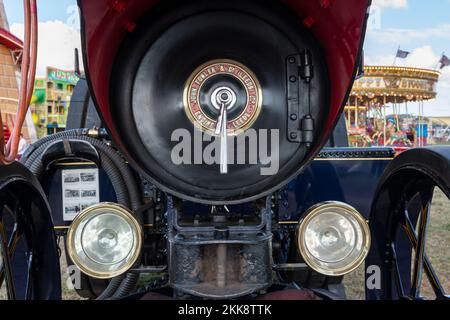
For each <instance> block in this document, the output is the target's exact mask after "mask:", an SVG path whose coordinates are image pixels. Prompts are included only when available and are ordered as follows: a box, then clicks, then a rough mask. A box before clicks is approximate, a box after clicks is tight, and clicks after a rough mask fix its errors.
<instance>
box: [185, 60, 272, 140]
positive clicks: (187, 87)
mask: <svg viewBox="0 0 450 320" xmlns="http://www.w3.org/2000/svg"><path fill="white" fill-rule="evenodd" d="M221 64H222V65H224V64H225V65H231V66H234V67H236V68H239V69H242V70H243V71H244V72H245V73H247V75H248V76H249V77H250V78H251V80H252V82H253V83H254V86H255V90H256V96H257V99H258V101H257V102H256V106H255V107H256V111H255V112H254V114H253V115H252V117H250V118H249V119H248V120H247V121H245V122H244V124H242V125H240V126H239V127H238V128H234V129H233V130H230V131H229V135H231V136H232V135H237V134H239V133H240V132H242V131H245V130H247V129H248V128H250V127H251V126H252V125H253V123H255V121H256V119H258V117H259V114H260V112H261V108H262V104H263V95H262V89H261V84H260V82H259V80H258V78H257V77H256V75H255V74H254V73H253V71H251V70H250V69H248V68H247V67H246V66H245V65H243V64H241V63H239V62H237V61H234V60H230V59H217V60H212V61H209V62H206V63H204V64H202V65H201V66H199V67H198V68H197V69H195V70H194V72H193V73H192V74H191V75H190V76H189V78H188V80H187V81H186V84H185V87H184V92H183V104H184V109H185V112H186V115H187V117H188V118H189V120H190V121H191V122H192V123H193V124H194V126H195V127H196V128H198V129H199V130H201V131H203V132H207V133H208V134H210V135H215V132H214V130H213V129H212V127H211V128H208V127H206V126H204V125H203V124H201V123H200V122H199V121H198V120H197V119H196V118H195V115H194V114H193V113H192V110H191V108H190V102H189V100H190V99H189V96H190V92H191V89H192V85H193V83H194V79H196V78H197V77H199V76H200V73H201V71H202V70H204V69H206V68H208V67H209V68H213V67H218V66H220V65H221ZM217 74H228V75H232V74H231V73H230V72H225V71H218V72H216V73H214V75H217ZM236 79H237V80H238V81H239V82H241V84H242V85H243V87H244V88H245V90H246V93H247V107H246V108H245V109H244V111H243V112H242V113H241V114H240V115H239V117H242V116H243V115H244V114H245V112H246V110H247V108H248V104H249V101H248V97H249V96H250V94H249V90H248V88H247V85H246V83H244V81H242V79H240V78H239V77H236ZM203 84H204V81H203V82H202V84H200V86H199V88H198V91H197V101H199V95H200V91H201V88H202V87H203ZM199 107H200V106H199ZM203 116H204V117H205V118H206V119H207V120H208V121H210V122H211V123H212V124H213V125H214V124H215V123H216V122H217V121H216V120H214V119H211V118H209V117H208V116H207V115H203ZM239 117H238V118H239ZM230 122H231V121H229V122H228V123H230Z"/></svg>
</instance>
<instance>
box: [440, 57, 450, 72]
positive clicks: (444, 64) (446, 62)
mask: <svg viewBox="0 0 450 320" xmlns="http://www.w3.org/2000/svg"><path fill="white" fill-rule="evenodd" d="M439 63H440V64H441V67H440V69H441V70H442V69H444V68H445V67H448V66H450V58H449V57H447V56H446V55H445V54H443V55H442V58H441V60H439Z"/></svg>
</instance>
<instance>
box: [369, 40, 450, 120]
mask: <svg viewBox="0 0 450 320" xmlns="http://www.w3.org/2000/svg"><path fill="white" fill-rule="evenodd" d="M440 58H441V55H440V54H439V53H436V52H434V50H433V48H432V47H431V46H429V45H427V46H423V47H419V48H416V49H414V50H412V51H411V54H410V55H409V56H408V58H406V59H398V58H397V59H396V64H395V65H397V66H403V67H415V68H425V69H436V67H438V61H439V59H440ZM394 59H395V54H391V55H385V56H378V57H372V56H367V57H366V64H367V65H386V66H392V64H393V62H394ZM437 94H438V95H437V98H436V99H435V100H433V101H427V102H425V103H424V105H425V108H424V112H425V115H426V116H449V115H450V67H447V68H444V69H442V70H441V76H440V78H439V83H438V85H437ZM410 111H411V112H413V113H414V114H417V113H418V106H417V104H410Z"/></svg>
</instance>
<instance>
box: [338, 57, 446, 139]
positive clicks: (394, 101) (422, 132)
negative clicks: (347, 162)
mask: <svg viewBox="0 0 450 320" xmlns="http://www.w3.org/2000/svg"><path fill="white" fill-rule="evenodd" d="M439 76H440V72H438V71H435V70H427V69H417V68H405V67H388V66H366V67H365V69H364V77H362V78H360V79H358V80H357V81H355V84H354V86H353V89H352V92H351V94H350V97H349V101H348V104H347V106H346V108H345V114H346V120H347V128H348V132H349V141H350V144H351V145H352V146H357V147H368V146H387V145H389V146H397V147H413V146H416V147H417V146H424V145H426V144H427V143H428V132H429V128H428V122H427V121H426V118H425V117H424V108H425V105H426V101H429V100H432V99H435V98H436V95H437V93H436V85H437V82H438V80H439ZM413 104H414V105H415V106H418V113H417V112H416V113H415V114H414V115H413V114H412V112H411V110H410V109H412V108H411V107H412V105H413ZM415 109H417V107H416V108H415ZM388 110H389V114H388Z"/></svg>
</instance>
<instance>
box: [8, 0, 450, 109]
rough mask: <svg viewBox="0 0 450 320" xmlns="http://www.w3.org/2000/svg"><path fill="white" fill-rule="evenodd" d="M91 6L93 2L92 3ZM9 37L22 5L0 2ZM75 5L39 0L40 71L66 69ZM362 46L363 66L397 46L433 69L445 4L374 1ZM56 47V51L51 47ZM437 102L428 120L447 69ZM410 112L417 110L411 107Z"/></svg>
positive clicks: (446, 105)
mask: <svg viewBox="0 0 450 320" xmlns="http://www.w3.org/2000/svg"><path fill="white" fill-rule="evenodd" d="M93 1H95V0H93ZM3 2H4V4H5V8H6V11H7V14H8V19H9V23H10V26H11V29H12V32H13V33H15V34H17V35H20V34H21V32H23V13H22V6H21V3H22V1H18V0H3ZM75 5H76V1H75V0H38V10H39V20H40V21H41V22H42V25H40V31H41V38H42V40H41V41H42V45H40V48H39V49H40V51H41V53H40V57H39V64H40V68H39V69H38V72H40V73H41V75H42V73H45V66H44V65H45V64H53V65H55V66H56V67H60V68H65V69H70V68H71V67H72V66H73V48H74V47H79V39H78V38H79V35H78V29H79V25H77V24H76V23H75V20H77V19H76V10H75V9H76V7H75ZM369 24H370V30H369V31H368V34H367V37H366V43H365V53H366V63H367V64H372V65H373V64H386V65H392V63H393V61H394V55H395V53H396V51H397V48H398V46H401V48H402V50H406V51H410V52H411V53H412V54H411V55H410V56H409V57H408V59H406V60H397V65H402V66H411V67H424V68H434V67H435V66H436V64H437V62H438V60H439V58H440V56H441V54H442V53H443V52H446V53H447V55H449V56H450V0H432V1H430V0H373V9H372V16H371V20H370V23H369ZM56 42H58V43H59V44H60V45H59V46H58V51H57V52H55V50H54V46H55V44H54V43H56ZM438 95H439V97H438V99H437V100H436V101H433V102H429V103H427V104H426V113H427V114H428V115H442V116H443V115H446V116H450V67H448V68H446V69H444V70H443V73H442V76H441V82H440V84H439V87H438ZM412 111H413V112H415V111H417V110H416V109H415V108H414V106H413V107H412Z"/></svg>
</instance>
